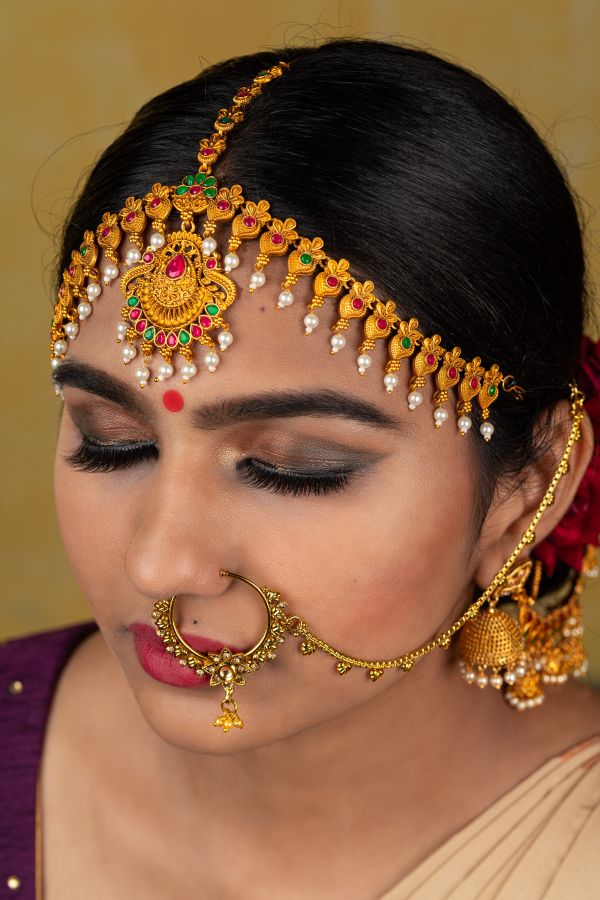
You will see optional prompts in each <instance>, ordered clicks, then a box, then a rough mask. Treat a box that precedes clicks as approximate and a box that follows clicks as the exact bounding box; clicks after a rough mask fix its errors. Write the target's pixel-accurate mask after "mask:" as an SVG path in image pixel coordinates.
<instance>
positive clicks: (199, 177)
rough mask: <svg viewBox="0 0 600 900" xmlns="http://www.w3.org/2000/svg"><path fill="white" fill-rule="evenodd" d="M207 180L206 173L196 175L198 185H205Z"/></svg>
mask: <svg viewBox="0 0 600 900" xmlns="http://www.w3.org/2000/svg"><path fill="white" fill-rule="evenodd" d="M205 179H206V172H198V173H197V175H196V184H203V183H204V181H205Z"/></svg>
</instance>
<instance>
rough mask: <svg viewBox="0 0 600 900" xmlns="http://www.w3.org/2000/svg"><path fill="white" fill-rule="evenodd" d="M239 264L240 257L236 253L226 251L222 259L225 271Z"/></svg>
mask: <svg viewBox="0 0 600 900" xmlns="http://www.w3.org/2000/svg"><path fill="white" fill-rule="evenodd" d="M239 264H240V258H239V256H238V255H237V253H227V254H226V256H225V259H224V260H223V266H224V268H225V271H226V272H231V270H232V269H237V267H238V266H239Z"/></svg>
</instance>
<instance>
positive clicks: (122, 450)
mask: <svg viewBox="0 0 600 900" xmlns="http://www.w3.org/2000/svg"><path fill="white" fill-rule="evenodd" d="M153 459H158V449H157V447H156V444H154V443H131V444H126V443H125V444H116V443H115V444H102V443H99V442H97V441H94V440H92V439H90V438H88V437H87V436H86V435H83V436H82V441H81V444H80V445H79V447H78V448H77V450H76V451H75V452H74V453H71V454H70V455H68V456H67V457H66V458H65V461H66V462H67V463H68V465H70V466H73V467H74V468H76V469H80V470H83V471H85V472H114V471H115V470H116V469H129V468H131V467H132V466H135V465H137V464H138V463H142V462H146V461H147V460H153ZM236 469H237V470H238V472H240V474H241V477H242V480H243V481H244V482H246V484H250V485H253V486H254V487H258V488H262V489H263V490H270V491H273V493H276V494H289V495H291V496H293V497H298V496H306V495H309V494H313V495H323V494H330V493H334V492H336V491H341V490H343V489H344V488H345V487H346V486H347V484H348V482H349V480H350V475H351V474H352V473H351V472H332V473H328V474H320V475H303V474H301V473H300V472H292V471H286V470H285V469H279V468H277V467H276V466H271V465H269V464H268V463H264V462H261V461H260V460H257V459H253V458H251V457H248V458H246V459H242V460H240V462H238V463H237V465H236Z"/></svg>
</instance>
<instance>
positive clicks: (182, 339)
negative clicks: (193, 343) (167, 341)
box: [179, 331, 191, 344]
mask: <svg viewBox="0 0 600 900" xmlns="http://www.w3.org/2000/svg"><path fill="white" fill-rule="evenodd" d="M190 340H191V338H190V336H189V334H188V333H187V331H180V332H179V343H180V344H189V342H190Z"/></svg>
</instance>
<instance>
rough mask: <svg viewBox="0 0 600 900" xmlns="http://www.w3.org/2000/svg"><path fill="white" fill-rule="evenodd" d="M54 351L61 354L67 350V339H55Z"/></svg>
mask: <svg viewBox="0 0 600 900" xmlns="http://www.w3.org/2000/svg"><path fill="white" fill-rule="evenodd" d="M54 352H55V353H58V355H59V356H60V355H61V354H62V353H66V352H67V342H66V341H54Z"/></svg>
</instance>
